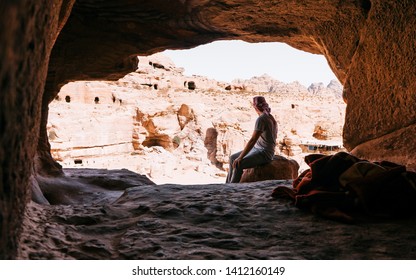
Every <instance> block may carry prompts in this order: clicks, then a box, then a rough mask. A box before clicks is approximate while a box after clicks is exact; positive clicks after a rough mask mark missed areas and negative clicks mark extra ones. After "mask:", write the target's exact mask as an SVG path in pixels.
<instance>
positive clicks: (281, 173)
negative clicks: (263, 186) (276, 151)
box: [240, 156, 299, 183]
mask: <svg viewBox="0 0 416 280" xmlns="http://www.w3.org/2000/svg"><path fill="white" fill-rule="evenodd" d="M298 172H299V164H298V163H297V161H295V160H293V159H288V158H285V157H283V156H274V158H273V161H272V162H270V163H268V164H265V165H261V166H257V167H254V168H249V169H246V170H244V173H243V176H242V177H241V180H240V183H248V182H259V181H266V180H288V179H295V178H296V177H298V174H299V173H298Z"/></svg>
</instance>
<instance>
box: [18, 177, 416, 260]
mask: <svg viewBox="0 0 416 280" xmlns="http://www.w3.org/2000/svg"><path fill="white" fill-rule="evenodd" d="M65 172H66V176H64V177H61V178H40V182H41V183H42V184H43V185H45V186H46V189H47V195H48V196H50V197H51V198H53V199H54V201H55V203H61V204H60V205H40V204H36V203H34V202H32V203H30V204H29V205H28V208H27V213H26V217H25V220H24V223H23V233H22V237H21V241H20V248H19V256H18V259H286V260H293V259H294V260H302V259H339V260H344V259H416V240H415V238H414V232H415V231H416V222H415V221H416V218H411V219H403V220H375V219H369V218H362V219H360V220H359V221H357V223H356V224H352V225H347V224H342V223H339V222H335V221H330V220H326V219H323V218H321V217H317V216H315V215H313V214H310V213H305V212H303V211H301V210H299V209H298V208H296V207H295V206H293V205H292V203H291V202H290V201H285V200H274V199H272V198H271V196H270V194H271V192H272V190H273V189H274V188H275V187H276V186H277V185H291V182H290V181H263V182H257V183H243V184H206V185H176V184H163V185H155V184H151V182H150V184H149V182H148V181H147V180H146V178H144V176H142V175H138V174H135V173H133V172H131V171H128V170H126V169H123V170H103V169H67V170H65Z"/></svg>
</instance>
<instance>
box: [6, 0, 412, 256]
mask: <svg viewBox="0 0 416 280" xmlns="http://www.w3.org/2000/svg"><path fill="white" fill-rule="evenodd" d="M73 2H74V1H71V0H68V1H49V2H48V1H41V2H37V3H36V4H29V5H28V4H27V3H26V2H25V1H3V2H2V3H1V4H0V17H1V21H2V24H1V25H0V26H1V27H0V45H1V48H0V59H1V61H2V65H1V68H0V89H1V92H2V94H1V96H0V99H1V103H0V104H1V108H0V109H1V110H0V112H1V119H0V120H1V148H0V159H1V161H2V175H1V176H2V180H1V185H0V189H1V197H0V202H1V204H0V208H1V210H0V211H1V212H0V213H1V215H0V223H1V229H2V232H1V237H0V239H1V244H2V245H1V246H0V256H1V257H5V258H7V257H13V255H14V249H15V241H16V239H15V238H16V237H15V236H16V233H17V232H16V230H17V229H18V225H19V221H20V217H21V214H22V211H23V209H24V205H25V203H26V198H27V197H28V196H27V190H28V188H27V184H28V180H29V175H30V173H31V172H32V170H31V169H32V166H33V163H34V158H35V154H36V152H37V155H36V158H37V161H36V163H37V164H36V170H37V172H39V173H47V174H51V173H55V174H59V171H60V167H59V166H58V165H56V164H55V162H54V161H53V160H52V157H51V156H50V151H49V149H50V145H49V143H48V138H47V131H46V124H47V119H48V104H49V102H50V101H51V100H53V98H54V97H55V96H56V94H57V93H58V91H59V88H60V87H61V86H62V85H63V84H65V83H67V82H68V81H72V80H79V79H118V78H120V77H122V76H124V75H125V74H127V73H128V72H131V71H132V70H134V69H135V67H136V65H137V58H136V55H137V54H150V53H153V52H157V51H160V50H163V49H166V48H189V47H193V46H197V45H200V44H203V43H208V42H211V41H214V40H220V39H241V40H246V41H249V42H262V41H268V42H270V41H276V42H285V43H288V44H289V45H291V46H293V47H296V48H298V49H301V50H304V51H308V52H311V53H317V54H324V55H325V57H326V58H327V60H328V63H329V65H330V67H331V68H332V70H333V71H334V73H335V75H336V76H337V77H338V79H339V80H340V81H341V82H342V83H343V85H344V98H345V100H347V102H348V106H347V114H346V123H345V126H344V144H345V146H346V147H347V148H348V149H350V150H352V149H354V148H355V150H357V149H360V147H364V148H363V149H360V153H361V154H362V156H364V157H366V156H367V155H368V156H370V151H369V150H368V149H366V148H365V146H366V145H368V144H369V143H376V142H373V141H377V140H378V139H379V140H380V145H384V144H385V143H384V141H383V139H385V140H386V143H388V142H389V141H391V139H393V138H394V137H396V133H397V131H399V130H400V133H402V134H403V135H411V132H412V131H414V126H415V120H416V116H415V112H416V102H415V101H416V95H415V93H414V88H416V79H415V78H414V75H415V74H414V73H416V71H415V67H416V64H415V63H414V61H415V53H414V38H415V32H416V29H415V28H414V26H415V23H416V22H415V21H416V18H415V17H414V14H415V12H416V3H415V2H414V1H410V0H404V1H394V0H388V1H385V0H374V1H369V0H349V1H341V0H339V1H337V0H333V1H327V2H325V5H322V3H321V2H318V1H314V0H305V1H297V2H286V1H281V2H270V1H260V0H256V1H247V0H241V1H231V0H223V1H210V0H204V1H180V0H177V1H163V0H155V1H144V0H142V1H134V2H132V1H127V0H121V1H117V2H116V3H115V2H114V1H110V0H107V1H96V0H78V1H76V4H75V5H74V6H73V9H72V12H71V15H70V17H69V19H68V21H66V19H67V15H68V14H69V12H70V11H71V7H72V4H73ZM65 22H66V24H65ZM64 24H65V25H64ZM58 34H59V37H58V38H57V35H58ZM56 38H57V40H56ZM55 41H56V43H55ZM52 47H53V50H52ZM51 50H52V51H51ZM102 57H105V58H106V59H98V58H102ZM49 58H50V59H49ZM43 89H45V90H44V92H43ZM42 94H43V95H42ZM38 139H39V142H38V141H37V140H38ZM370 141H371V142H370ZM401 145H402V146H400V147H399V148H395V147H396V146H394V145H390V146H383V147H381V146H376V147H373V149H372V150H371V157H373V156H374V157H377V158H378V159H384V158H386V153H384V151H385V150H387V151H388V154H389V155H394V156H393V157H391V158H394V159H396V160H397V161H398V162H399V163H400V162H404V163H406V164H408V165H413V166H414V165H415V155H414V154H410V153H412V152H413V151H414V141H410V142H406V143H403V144H401ZM36 146H38V147H36ZM409 146H411V148H410V149H408V147H409ZM36 149H37V151H36ZM389 158H390V157H389ZM12 216H13V217H12Z"/></svg>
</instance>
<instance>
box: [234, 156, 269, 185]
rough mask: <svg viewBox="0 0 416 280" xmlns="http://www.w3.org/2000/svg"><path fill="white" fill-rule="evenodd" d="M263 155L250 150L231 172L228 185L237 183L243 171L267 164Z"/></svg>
mask: <svg viewBox="0 0 416 280" xmlns="http://www.w3.org/2000/svg"><path fill="white" fill-rule="evenodd" d="M268 162H269V160H267V159H266V157H265V156H264V154H263V153H262V152H261V151H259V150H257V149H252V150H251V151H250V152H249V153H248V154H247V155H246V156H245V157H244V158H243V159H242V160H241V161H240V164H239V166H238V167H237V168H235V169H234V170H233V174H232V176H231V180H230V183H239V182H240V180H241V176H242V175H243V171H244V169H247V168H253V167H256V166H259V165H262V164H266V163H268Z"/></svg>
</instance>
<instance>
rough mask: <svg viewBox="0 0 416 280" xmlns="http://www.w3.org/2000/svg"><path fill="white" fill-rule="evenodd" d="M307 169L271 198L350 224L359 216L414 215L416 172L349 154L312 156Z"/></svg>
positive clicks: (306, 159) (280, 188)
mask: <svg viewBox="0 0 416 280" xmlns="http://www.w3.org/2000/svg"><path fill="white" fill-rule="evenodd" d="M305 162H306V163H307V164H308V165H309V167H310V168H309V169H308V170H305V171H304V172H303V173H302V174H300V175H299V176H298V177H297V178H296V179H295V180H294V181H293V187H292V188H290V187H286V186H278V187H276V188H275V189H274V190H273V193H272V196H273V197H274V198H288V199H291V200H293V201H294V203H295V205H296V206H297V207H299V208H301V209H306V210H310V211H312V212H314V213H316V214H319V215H322V216H324V217H326V218H330V219H335V220H338V221H342V222H349V223H350V222H353V221H354V216H356V215H360V214H366V215H373V216H379V217H398V216H408V215H412V214H415V213H416V173H414V172H410V171H407V170H406V168H405V167H404V166H402V165H397V164H395V163H392V162H387V161H382V162H369V161H366V160H362V159H359V158H357V157H355V156H353V155H351V154H349V153H345V152H340V153H337V154H334V155H330V156H327V155H318V154H312V155H308V156H306V157H305Z"/></svg>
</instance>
